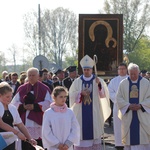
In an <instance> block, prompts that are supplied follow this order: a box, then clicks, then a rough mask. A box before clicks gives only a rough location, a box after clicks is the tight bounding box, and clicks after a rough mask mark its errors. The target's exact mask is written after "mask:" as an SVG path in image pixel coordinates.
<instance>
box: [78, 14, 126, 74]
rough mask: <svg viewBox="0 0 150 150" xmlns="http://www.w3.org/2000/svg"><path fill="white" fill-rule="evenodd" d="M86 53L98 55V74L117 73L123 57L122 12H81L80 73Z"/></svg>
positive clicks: (91, 55)
mask: <svg viewBox="0 0 150 150" xmlns="http://www.w3.org/2000/svg"><path fill="white" fill-rule="evenodd" d="M96 38H97V39H96ZM86 54H87V55H89V56H90V57H91V58H93V56H94V55H96V56H97V57H98V63H97V65H96V66H97V73H98V75H101V76H114V75H117V66H118V65H119V63H121V62H122V59H123V15H122V14H79V53H78V60H79V61H78V63H79V64H78V66H79V67H78V69H79V70H78V71H79V74H82V69H81V66H80V60H81V59H82V58H83V57H84V56H85V55H86Z"/></svg>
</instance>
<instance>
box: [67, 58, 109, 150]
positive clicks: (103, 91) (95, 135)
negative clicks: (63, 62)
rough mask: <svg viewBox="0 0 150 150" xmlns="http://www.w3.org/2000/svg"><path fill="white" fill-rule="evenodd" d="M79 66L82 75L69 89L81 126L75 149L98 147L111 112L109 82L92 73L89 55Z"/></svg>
mask: <svg viewBox="0 0 150 150" xmlns="http://www.w3.org/2000/svg"><path fill="white" fill-rule="evenodd" d="M80 65H81V67H82V69H83V75H81V76H80V77H78V78H77V79H75V80H74V82H73V83H72V85H71V87H70V90H69V97H70V107H71V109H72V110H73V112H74V113H75V116H76V118H77V120H78V122H79V125H80V145H79V146H77V145H75V146H74V150H82V149H84V150H86V149H87V150H99V149H101V136H102V135H103V134H104V122H105V121H106V120H107V118H108V117H109V116H110V113H111V109H110V101H109V92H108V88H107V85H106V83H105V82H104V81H103V80H102V79H101V78H99V77H96V76H95V75H94V74H93V66H94V65H95V62H94V61H93V60H92V59H91V58H90V57H89V56H88V55H86V56H84V57H83V58H82V59H81V61H80Z"/></svg>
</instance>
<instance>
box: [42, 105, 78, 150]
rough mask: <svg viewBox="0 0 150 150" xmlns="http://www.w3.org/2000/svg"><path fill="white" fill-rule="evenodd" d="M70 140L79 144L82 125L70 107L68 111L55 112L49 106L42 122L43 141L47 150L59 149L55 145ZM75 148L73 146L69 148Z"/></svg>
mask: <svg viewBox="0 0 150 150" xmlns="http://www.w3.org/2000/svg"><path fill="white" fill-rule="evenodd" d="M66 140H69V141H70V142H72V143H73V144H79V141H80V127H79V124H78V121H77V119H76V117H75V115H74V113H73V111H72V110H71V109H70V108H67V111H66V112H63V113H62V112H55V111H54V110H53V109H51V108H49V109H48V110H46V111H45V112H44V116H43V124H42V141H43V146H44V148H47V150H58V149H57V148H56V147H55V145H57V144H59V143H61V144H64V143H65V142H66ZM68 150H73V146H71V147H70V148H68Z"/></svg>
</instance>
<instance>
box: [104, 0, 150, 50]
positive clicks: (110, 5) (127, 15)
mask: <svg viewBox="0 0 150 150" xmlns="http://www.w3.org/2000/svg"><path fill="white" fill-rule="evenodd" d="M104 11H105V12H106V13H107V14H123V16H124V18H123V21H124V49H126V50H127V52H132V51H134V50H135V49H136V48H137V44H138V42H139V40H140V38H141V37H142V34H143V33H144V31H145V28H146V27H147V26H148V25H149V24H150V1H149V0H105V4H104Z"/></svg>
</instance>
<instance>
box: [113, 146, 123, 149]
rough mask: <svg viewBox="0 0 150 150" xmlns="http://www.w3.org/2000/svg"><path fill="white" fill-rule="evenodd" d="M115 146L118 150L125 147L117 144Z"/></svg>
mask: <svg viewBox="0 0 150 150" xmlns="http://www.w3.org/2000/svg"><path fill="white" fill-rule="evenodd" d="M115 148H116V149H117V150H124V147H123V146H115Z"/></svg>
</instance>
